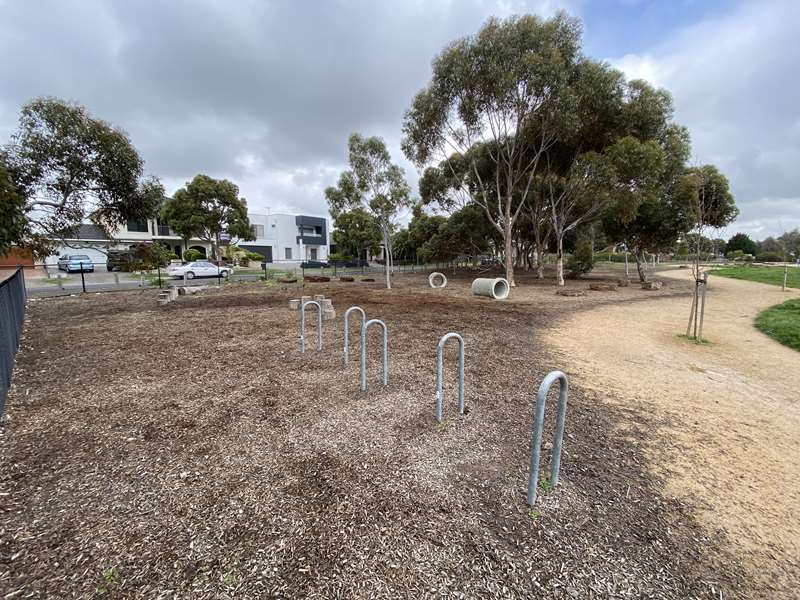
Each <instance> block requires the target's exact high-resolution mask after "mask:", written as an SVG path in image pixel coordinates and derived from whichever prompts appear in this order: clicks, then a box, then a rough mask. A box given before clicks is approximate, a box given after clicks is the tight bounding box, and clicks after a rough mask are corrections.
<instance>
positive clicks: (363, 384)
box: [361, 319, 389, 390]
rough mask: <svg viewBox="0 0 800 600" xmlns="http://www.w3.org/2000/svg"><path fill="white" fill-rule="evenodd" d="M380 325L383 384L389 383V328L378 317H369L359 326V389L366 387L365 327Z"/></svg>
mask: <svg viewBox="0 0 800 600" xmlns="http://www.w3.org/2000/svg"><path fill="white" fill-rule="evenodd" d="M372 325H380V326H381V328H382V329H383V385H389V330H388V329H386V323H384V322H383V321H381V320H380V319H370V320H369V321H367V322H366V323H364V325H363V326H362V327H361V389H362V390H366V389H367V329H369V328H370V327H371V326H372Z"/></svg>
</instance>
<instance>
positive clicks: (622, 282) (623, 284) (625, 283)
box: [617, 279, 631, 287]
mask: <svg viewBox="0 0 800 600" xmlns="http://www.w3.org/2000/svg"><path fill="white" fill-rule="evenodd" d="M630 283H631V282H630V280H628V279H617V285H618V286H619V287H628V286H629V285H630Z"/></svg>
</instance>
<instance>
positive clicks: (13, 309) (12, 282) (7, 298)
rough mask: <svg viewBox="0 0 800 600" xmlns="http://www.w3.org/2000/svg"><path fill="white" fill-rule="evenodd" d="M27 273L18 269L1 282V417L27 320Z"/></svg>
mask: <svg viewBox="0 0 800 600" xmlns="http://www.w3.org/2000/svg"><path fill="white" fill-rule="evenodd" d="M26 299H27V296H26V292H25V272H24V270H23V269H17V270H16V271H15V272H14V274H13V275H11V276H10V277H8V278H6V279H5V280H3V281H2V282H0V415H2V414H3V409H4V408H5V405H6V396H7V395H8V390H9V388H10V387H11V375H12V372H13V371H14V359H15V357H16V355H17V350H18V349H19V339H20V335H21V334H22V323H23V322H24V320H25V300H26Z"/></svg>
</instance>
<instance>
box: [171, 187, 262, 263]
mask: <svg viewBox="0 0 800 600" xmlns="http://www.w3.org/2000/svg"><path fill="white" fill-rule="evenodd" d="M161 218H162V219H163V220H164V221H165V222H166V223H168V224H169V226H170V227H171V228H172V229H173V230H174V231H175V232H176V233H178V234H179V235H180V236H182V237H183V238H184V239H187V240H188V239H190V238H198V239H201V240H205V241H207V242H209V243H210V244H211V247H212V254H213V256H214V258H217V259H218V258H219V248H220V245H221V244H222V242H223V235H224V234H227V236H229V238H228V239H227V240H226V241H230V243H233V244H236V243H237V241H239V240H253V239H255V237H254V236H253V231H252V228H251V227H250V219H249V217H248V216H247V201H246V200H245V199H244V198H239V188H238V187H237V186H236V185H235V184H233V183H231V182H230V181H228V180H227V179H214V178H213V177H209V176H208V175H196V176H195V178H194V179H192V180H191V181H190V182H188V183H187V184H186V186H185V187H183V188H181V189H179V190H178V191H177V192H175V194H174V195H173V197H172V198H170V199H169V200H167V201H166V202H165V203H164V205H163V206H162V208H161Z"/></svg>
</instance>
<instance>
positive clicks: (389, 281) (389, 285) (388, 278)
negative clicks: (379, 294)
mask: <svg viewBox="0 0 800 600" xmlns="http://www.w3.org/2000/svg"><path fill="white" fill-rule="evenodd" d="M383 251H384V257H383V267H384V271H385V272H386V289H387V290H390V289H392V275H391V273H390V266H389V263H390V260H389V256H390V255H391V249H390V248H389V239H388V236H387V235H386V232H384V234H383Z"/></svg>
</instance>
